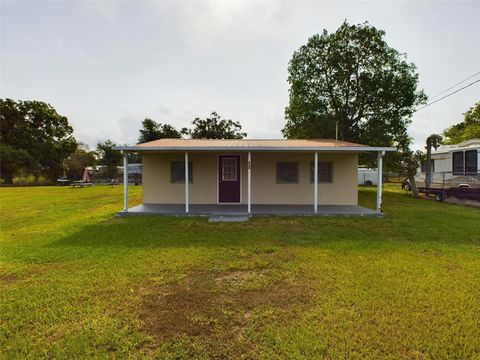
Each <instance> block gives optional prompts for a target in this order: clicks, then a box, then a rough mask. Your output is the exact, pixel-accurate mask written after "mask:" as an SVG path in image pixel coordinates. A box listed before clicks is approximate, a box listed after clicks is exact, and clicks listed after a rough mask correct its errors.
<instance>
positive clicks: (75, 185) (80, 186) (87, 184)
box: [71, 181, 94, 188]
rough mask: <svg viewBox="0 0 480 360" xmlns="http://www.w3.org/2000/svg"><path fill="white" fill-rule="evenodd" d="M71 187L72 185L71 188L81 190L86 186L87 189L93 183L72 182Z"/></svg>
mask: <svg viewBox="0 0 480 360" xmlns="http://www.w3.org/2000/svg"><path fill="white" fill-rule="evenodd" d="M71 185H72V188H76V187H78V188H82V187H86V186H88V187H90V186H93V185H94V183H93V182H87V181H74V182H72V184H71Z"/></svg>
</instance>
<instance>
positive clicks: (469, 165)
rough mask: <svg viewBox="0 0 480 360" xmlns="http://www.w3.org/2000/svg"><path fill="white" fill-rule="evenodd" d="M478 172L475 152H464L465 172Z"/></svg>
mask: <svg viewBox="0 0 480 360" xmlns="http://www.w3.org/2000/svg"><path fill="white" fill-rule="evenodd" d="M477 171H478V155H477V150H468V151H465V172H466V173H470V174H476V173H477Z"/></svg>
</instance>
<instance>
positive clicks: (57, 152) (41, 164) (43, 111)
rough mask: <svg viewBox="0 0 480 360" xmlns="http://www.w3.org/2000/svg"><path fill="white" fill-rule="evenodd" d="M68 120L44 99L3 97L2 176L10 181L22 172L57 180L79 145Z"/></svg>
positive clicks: (0, 109)
mask: <svg viewBox="0 0 480 360" xmlns="http://www.w3.org/2000/svg"><path fill="white" fill-rule="evenodd" d="M72 134H73V128H72V127H71V126H70V124H69V123H68V119H67V118H66V117H65V116H62V115H60V114H58V113H57V111H56V110H55V109H54V108H53V107H52V106H51V105H50V104H47V103H45V102H41V101H14V100H12V99H5V100H3V99H0V135H1V137H0V156H1V159H2V161H1V175H2V178H3V179H4V180H5V183H7V184H11V183H12V181H13V177H14V176H15V175H19V174H21V173H25V174H32V175H35V176H44V177H46V178H47V179H49V180H55V179H57V178H58V177H59V176H61V175H63V173H64V171H65V165H64V162H65V159H66V158H68V156H69V155H70V154H72V153H73V152H74V151H75V149H76V148H77V142H76V140H75V138H74V137H73V135H72Z"/></svg>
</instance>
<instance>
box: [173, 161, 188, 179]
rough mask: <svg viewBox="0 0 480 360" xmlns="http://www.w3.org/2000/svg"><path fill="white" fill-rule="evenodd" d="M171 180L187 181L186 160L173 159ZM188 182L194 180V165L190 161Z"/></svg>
mask: <svg viewBox="0 0 480 360" xmlns="http://www.w3.org/2000/svg"><path fill="white" fill-rule="evenodd" d="M170 182H171V183H185V161H172V163H171V167H170ZM188 182H189V183H192V182H193V165H192V162H191V161H189V162H188Z"/></svg>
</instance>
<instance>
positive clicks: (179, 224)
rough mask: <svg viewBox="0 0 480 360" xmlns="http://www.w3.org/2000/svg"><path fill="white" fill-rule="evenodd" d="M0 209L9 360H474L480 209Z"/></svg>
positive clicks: (370, 200) (371, 192)
mask: <svg viewBox="0 0 480 360" xmlns="http://www.w3.org/2000/svg"><path fill="white" fill-rule="evenodd" d="M130 194H131V202H132V203H139V202H140V198H141V188H140V187H132V188H131V190H130ZM0 201H1V202H0V216H1V218H0V219H1V224H0V225H1V237H0V357H2V358H6V359H15V358H18V359H38V358H56V359H57V358H58V359H62V358H68V359H72V358H176V359H178V358H200V359H203V358H205V359H206V358H273V359H277V358H290V359H310V358H349V359H355V358H358V359H364V358H391V359H424V358H432V359H453V358H455V359H480V336H479V334H480V211H479V210H478V209H472V208H466V207H460V206H456V205H450V204H441V203H436V202H433V201H423V200H417V199H413V198H410V197H408V196H406V195H404V194H403V193H401V192H400V191H398V190H397V188H396V187H394V186H392V185H390V186H387V188H386V191H385V194H384V211H385V213H386V214H387V216H386V217H385V218H383V219H377V218H336V217H318V218H300V217H299V218H293V217H290V218H278V217H271V218H268V217H267V218H255V219H253V220H251V221H249V222H248V223H208V222H207V221H206V219H205V218H182V217H158V216H157V217H129V218H117V217H114V215H115V212H116V211H117V210H119V208H120V207H121V204H122V189H121V188H120V187H115V188H111V187H101V186H98V187H94V188H85V189H70V188H61V187H35V188H1V189H0ZM374 202H375V189H371V188H370V189H369V188H364V189H361V190H360V203H361V204H362V205H365V206H369V207H373V206H374Z"/></svg>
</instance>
